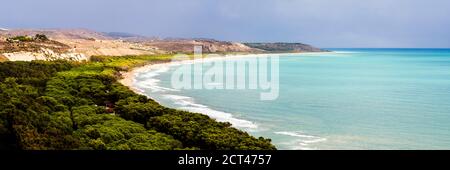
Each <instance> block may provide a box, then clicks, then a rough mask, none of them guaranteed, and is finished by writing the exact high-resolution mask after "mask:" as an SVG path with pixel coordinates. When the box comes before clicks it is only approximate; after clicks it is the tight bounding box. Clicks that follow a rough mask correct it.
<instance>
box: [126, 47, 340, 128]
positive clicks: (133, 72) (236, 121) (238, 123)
mask: <svg viewBox="0 0 450 170" xmlns="http://www.w3.org/2000/svg"><path fill="white" fill-rule="evenodd" d="M322 53H333V52H311V53H281V54H276V53H268V54H230V55H218V56H217V57H209V58H208V57H205V58H198V59H186V60H180V61H171V60H167V61H163V62H158V63H148V64H145V65H143V66H138V67H134V68H131V69H130V70H129V71H126V72H125V71H124V72H120V73H121V77H122V78H121V79H119V83H121V84H122V85H124V86H127V87H128V88H129V89H130V90H132V91H133V92H135V93H137V94H141V95H144V96H146V97H148V98H150V99H152V100H154V101H155V102H157V103H158V104H160V105H163V106H166V105H164V104H162V103H161V102H160V101H158V100H157V99H156V98H154V97H151V96H150V95H148V94H145V92H144V91H143V90H141V89H139V88H138V87H136V85H135V84H134V83H135V82H136V76H137V74H139V73H143V72H150V71H152V70H157V69H159V68H163V67H170V66H173V65H181V64H191V63H193V62H208V61H214V60H225V59H238V58H244V57H264V56H273V55H284V56H286V55H298V54H322ZM188 98H189V97H188ZM181 100H182V99H181ZM194 105H196V106H199V105H200V106H202V107H201V108H194V107H186V108H189V109H186V108H184V109H183V108H174V109H182V110H186V111H190V112H197V113H200V114H204V115H207V116H209V117H210V118H213V119H215V120H217V121H220V122H229V123H231V124H232V125H233V126H234V127H236V128H239V129H242V130H245V131H255V130H256V129H257V128H258V125H257V124H256V123H254V122H251V121H248V120H244V119H240V118H236V117H235V116H234V115H233V114H232V113H227V112H222V111H218V110H213V109H210V108H209V107H208V106H204V105H202V104H198V103H195V104H194ZM166 107H169V106H166ZM171 108H173V107H171Z"/></svg>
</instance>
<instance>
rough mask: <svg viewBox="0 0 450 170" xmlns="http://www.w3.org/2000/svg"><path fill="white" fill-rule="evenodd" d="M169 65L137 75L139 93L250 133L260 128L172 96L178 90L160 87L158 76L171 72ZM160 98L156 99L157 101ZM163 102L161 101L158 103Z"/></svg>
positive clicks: (229, 114)
mask: <svg viewBox="0 0 450 170" xmlns="http://www.w3.org/2000/svg"><path fill="white" fill-rule="evenodd" d="M175 65H177V64H175V63H171V64H170V66H175ZM170 66H169V65H167V66H162V67H158V68H157V69H148V70H142V71H141V72H138V73H137V74H136V75H135V77H134V78H135V80H134V83H133V85H134V86H135V87H136V88H137V90H138V91H140V92H143V94H144V95H147V96H149V97H150V95H149V94H146V93H149V92H150V93H151V96H159V97H161V98H165V99H168V100H169V101H171V103H172V104H173V105H175V106H178V107H177V108H176V109H181V110H185V111H189V112H196V113H201V114H204V115H207V116H209V117H211V118H213V119H215V120H217V121H219V122H229V123H231V124H232V126H233V127H236V128H240V129H245V130H249V131H255V130H256V129H257V128H258V126H257V125H256V124H255V123H253V122H251V121H248V120H243V119H238V118H235V117H234V116H233V114H231V113H227V112H222V111H217V110H214V109H211V108H209V107H208V106H205V105H202V104H197V103H195V100H194V99H193V98H191V97H188V96H180V95H174V94H171V92H172V93H173V92H176V91H179V90H177V89H172V88H168V87H162V86H160V85H159V84H160V82H161V80H159V79H158V76H159V75H160V74H161V73H164V72H167V71H169V70H170V69H169V67H170ZM157 98H158V97H155V98H154V99H155V100H156V99H157ZM157 102H161V101H157Z"/></svg>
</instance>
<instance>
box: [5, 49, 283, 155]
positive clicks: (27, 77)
mask: <svg viewBox="0 0 450 170" xmlns="http://www.w3.org/2000/svg"><path fill="white" fill-rule="evenodd" d="M92 59H93V60H92V61H90V62H84V63H80V62H69V61H32V62H19V61H17V62H1V63H0V100H1V101H0V149H25V150H29V149H31V150H74V149H83V150H85V149H87V150H175V149H211V150H216V149H217V150H230V149H231V150H247V149H251V150H253V149H259V150H261V149H262V150H273V149H275V147H274V146H273V145H272V144H271V141H270V139H265V138H262V137H260V138H255V137H253V136H251V135H249V134H248V133H246V132H243V131H241V130H238V129H235V128H233V127H231V124H229V123H223V122H217V121H215V120H214V119H211V118H209V117H208V116H206V115H202V114H199V113H190V112H185V111H180V110H175V109H170V108H166V107H163V106H161V105H159V104H158V103H157V102H155V101H153V100H151V99H148V98H147V97H146V96H142V95H139V94H136V93H134V92H132V91H131V90H130V89H128V88H127V87H126V86H123V85H122V84H120V83H118V82H117V80H118V79H119V78H120V71H126V70H128V69H130V68H132V67H135V66H138V65H143V64H146V63H149V62H162V61H167V60H169V59H170V56H166V55H160V56H124V57H105V56H96V57H93V58H92Z"/></svg>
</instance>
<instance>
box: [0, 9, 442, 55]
mask: <svg viewBox="0 0 450 170" xmlns="http://www.w3.org/2000/svg"><path fill="white" fill-rule="evenodd" d="M0 4H1V6H2V8H1V10H0V28H2V27H3V28H87V29H92V30H95V31H101V32H127V33H134V34H140V35H145V36H155V37H161V38H166V37H178V38H214V39H218V40H226V41H239V42H302V43H307V44H312V45H314V46H318V47H322V48H335V47H348V48H355V47H371V48H385V47H390V48H450V1H449V0H120V1H119V0H95V1H94V0H39V1H36V0H2V2H1V3H0Z"/></svg>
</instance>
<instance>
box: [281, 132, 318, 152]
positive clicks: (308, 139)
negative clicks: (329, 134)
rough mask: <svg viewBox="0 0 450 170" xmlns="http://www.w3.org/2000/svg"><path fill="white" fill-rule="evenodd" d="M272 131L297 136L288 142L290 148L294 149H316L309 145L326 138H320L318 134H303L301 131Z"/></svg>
mask: <svg viewBox="0 0 450 170" xmlns="http://www.w3.org/2000/svg"><path fill="white" fill-rule="evenodd" d="M274 133H275V134H279V135H287V136H292V137H297V138H298V139H296V140H294V141H293V142H292V144H289V145H291V146H293V147H292V148H291V149H295V150H312V149H316V148H312V147H310V145H311V144H314V143H319V142H324V141H326V140H327V139H326V138H321V137H318V136H312V135H305V134H303V133H302V132H286V131H283V132H274Z"/></svg>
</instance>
